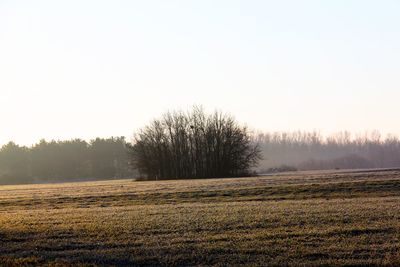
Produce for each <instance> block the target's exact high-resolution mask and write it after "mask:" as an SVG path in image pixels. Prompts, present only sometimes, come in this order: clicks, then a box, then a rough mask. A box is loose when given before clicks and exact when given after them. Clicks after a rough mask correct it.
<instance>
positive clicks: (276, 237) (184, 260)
mask: <svg viewBox="0 0 400 267" xmlns="http://www.w3.org/2000/svg"><path fill="white" fill-rule="evenodd" d="M0 265H5V266H13V265H15V266H21V265H25V266H31V265H50V266H64V265H67V266H68V265H71V266H76V265H84V266H86V265H89V266H92V265H95V266H96V265H129V266H131V265H235V266H237V265H262V266H266V265H270V266H282V265H292V266H321V265H322V266H331V265H346V266H365V265H370V266H374V265H386V266H400V172H398V171H386V172H368V173H367V172H359V173H299V174H287V175H279V176H268V177H258V178H241V179H210V180H195V181H190V180H187V181H160V182H133V181H130V180H121V181H108V182H88V183H70V184H50V185H49V184H46V185H28V186H2V187H0Z"/></svg>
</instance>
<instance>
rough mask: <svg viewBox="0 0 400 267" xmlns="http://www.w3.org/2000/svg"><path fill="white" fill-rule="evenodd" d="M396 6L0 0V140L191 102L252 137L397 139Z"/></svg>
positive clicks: (141, 117) (49, 135)
mask: <svg viewBox="0 0 400 267" xmlns="http://www.w3.org/2000/svg"><path fill="white" fill-rule="evenodd" d="M399 14H400V1H397V0H392V1H390V0H382V1H375V0H374V1H372V0H335V1H327V0H326V1H323V0H319V1H312V0H303V1H298V0H292V1H289V0H282V1H272V0H271V1H267V0H264V1H256V0H243V1H235V0H226V1H225V0H201V1H199V0H196V1H190V0H181V1H176V0H170V1H165V0H159V1H156V0H146V1H99V0H96V1H94V0H93V1H90V0H87V1H82V0H80V1H74V0H70V1H41V0H38V1H29V0H26V1H24V0H21V1H18V0H16V1H15V0H13V1H11V0H0V125H1V126H0V144H4V143H6V142H8V141H10V140H13V141H15V142H17V143H19V144H24V145H31V144H33V143H35V142H37V141H38V140H39V139H41V138H45V139H48V140H50V139H61V140H63V139H71V138H82V139H86V140H89V139H91V138H94V137H97V136H99V137H109V136H126V137H127V138H128V139H130V138H131V136H132V134H133V133H134V132H135V131H137V130H138V129H140V128H141V127H143V126H145V125H146V124H147V123H148V122H149V121H150V120H151V119H153V118H155V117H158V116H160V115H161V114H162V113H164V112H166V111H168V110H179V109H183V110H187V109H189V108H190V107H192V106H193V105H202V106H203V107H204V108H205V109H206V111H213V110H215V109H217V110H221V111H223V112H227V113H230V114H232V115H234V116H235V118H236V119H237V120H238V121H239V122H240V123H243V124H246V125H247V126H248V127H250V128H251V129H254V130H260V131H297V130H304V131H312V130H317V131H321V132H322V133H324V134H329V133H333V132H337V131H342V130H349V131H352V132H357V133H359V132H365V131H368V130H379V131H381V132H382V133H384V134H385V133H393V134H397V135H399V134H400V121H399V115H400V105H399V100H400V16H399Z"/></svg>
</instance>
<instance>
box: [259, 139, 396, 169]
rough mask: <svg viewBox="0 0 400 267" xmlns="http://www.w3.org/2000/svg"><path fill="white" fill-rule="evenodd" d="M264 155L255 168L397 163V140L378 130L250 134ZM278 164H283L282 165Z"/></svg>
mask: <svg viewBox="0 0 400 267" xmlns="http://www.w3.org/2000/svg"><path fill="white" fill-rule="evenodd" d="M254 142H257V143H258V144H259V146H260V149H261V151H262V153H263V155H264V159H263V161H261V163H260V165H259V169H258V171H259V172H261V173H262V172H267V171H270V170H274V169H279V168H282V169H287V168H289V166H290V167H292V168H293V167H295V168H296V169H300V170H324V169H358V168H392V167H400V140H399V139H398V138H397V137H395V136H392V135H388V136H386V137H385V138H383V137H382V135H381V134H380V133H379V132H378V131H373V132H368V133H365V134H359V135H353V134H351V133H350V132H340V133H337V134H334V135H331V136H328V137H323V136H322V135H321V134H320V133H319V132H289V133H288V132H276V133H260V134H258V135H256V136H255V137H254ZM282 166H285V168H283V167H282Z"/></svg>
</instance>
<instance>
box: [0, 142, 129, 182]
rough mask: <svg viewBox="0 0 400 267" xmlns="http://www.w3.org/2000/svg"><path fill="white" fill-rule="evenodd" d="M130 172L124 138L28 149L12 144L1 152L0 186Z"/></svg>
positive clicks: (55, 144)
mask: <svg viewBox="0 0 400 267" xmlns="http://www.w3.org/2000/svg"><path fill="white" fill-rule="evenodd" d="M131 175H132V170H131V168H130V164H129V156H128V154H127V152H126V141H125V139H124V138H123V137H116V138H115V137H112V138H108V139H102V138H96V139H94V140H91V141H90V142H86V141H83V140H80V139H75V140H70V141H49V142H48V141H45V140H41V141H40V142H39V143H37V144H35V145H33V146H31V147H25V146H19V145H17V144H15V143H13V142H10V143H8V144H6V145H4V146H3V147H2V148H1V149H0V183H1V184H4V183H30V182H46V181H69V180H78V179H79V180H82V179H92V178H95V179H114V178H123V177H129V176H131Z"/></svg>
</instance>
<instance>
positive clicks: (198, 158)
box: [0, 107, 400, 184]
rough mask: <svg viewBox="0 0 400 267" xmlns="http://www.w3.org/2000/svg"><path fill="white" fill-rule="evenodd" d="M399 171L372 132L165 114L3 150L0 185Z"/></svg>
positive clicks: (197, 111) (388, 144)
mask: <svg viewBox="0 0 400 267" xmlns="http://www.w3.org/2000/svg"><path fill="white" fill-rule="evenodd" d="M392 167H400V140H399V139H398V138H397V137H396V136H391V135H389V136H386V137H385V138H384V137H382V135H381V134H380V133H379V132H377V131H374V132H369V133H366V134H363V135H352V134H351V133H349V132H340V133H337V134H334V135H330V136H327V137H324V136H322V135H321V134H320V133H319V132H316V131H314V132H275V133H253V132H251V131H249V130H248V129H247V128H246V127H244V126H242V125H240V124H239V123H238V122H236V120H235V119H234V118H233V117H232V116H230V115H228V114H223V113H222V112H214V113H211V114H207V113H205V112H204V111H203V109H202V108H200V107H194V108H193V110H191V111H189V112H182V111H177V112H168V113H165V114H164V115H162V116H161V117H160V118H158V119H155V120H153V121H152V122H151V123H149V124H148V125H147V126H145V127H143V128H142V129H140V130H138V131H137V132H136V134H135V135H134V138H133V140H132V142H126V140H125V138H124V137H111V138H106V139H104V138H96V139H93V140H91V141H89V142H87V141H84V140H81V139H73V140H67V141H54V140H53V141H46V140H41V141H40V142H38V143H37V144H34V145H33V146H30V147H26V146H19V145H17V144H15V143H13V142H10V143H8V144H6V145H4V146H2V147H1V148H0V184H7V183H13V184H17V183H31V182H56V181H75V180H88V179H117V178H127V177H140V178H142V179H150V180H152V179H182V178H213V177H236V176H246V175H252V174H254V172H258V173H267V172H276V171H294V170H324V169H357V168H392Z"/></svg>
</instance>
